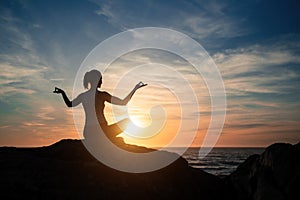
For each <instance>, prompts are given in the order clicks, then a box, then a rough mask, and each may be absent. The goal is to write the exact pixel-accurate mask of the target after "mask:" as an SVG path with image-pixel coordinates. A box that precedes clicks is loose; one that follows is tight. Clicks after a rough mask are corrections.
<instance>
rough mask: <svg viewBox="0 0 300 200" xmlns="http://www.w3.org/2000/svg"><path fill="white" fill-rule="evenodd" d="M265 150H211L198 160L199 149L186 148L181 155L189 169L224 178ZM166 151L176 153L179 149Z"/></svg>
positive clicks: (217, 148) (218, 148)
mask: <svg viewBox="0 0 300 200" xmlns="http://www.w3.org/2000/svg"><path fill="white" fill-rule="evenodd" d="M264 150H265V148H227V147H226V148H223V147H222V148H221V147H216V148H213V149H212V150H211V151H210V153H209V154H208V155H206V156H205V157H204V158H202V159H200V158H199V148H188V149H187V151H186V152H185V153H184V154H183V155H182V157H183V158H185V159H186V160H187V161H188V163H189V165H190V166H191V167H194V168H197V169H202V170H204V171H206V172H208V173H210V174H214V175H217V176H226V175H229V174H231V173H232V172H233V171H234V170H236V168H237V167H238V165H240V164H241V163H243V162H244V161H245V160H246V159H247V158H248V157H249V156H251V155H253V154H261V153H263V151H264ZM168 151H171V152H175V153H178V152H180V147H178V148H171V149H169V150H168Z"/></svg>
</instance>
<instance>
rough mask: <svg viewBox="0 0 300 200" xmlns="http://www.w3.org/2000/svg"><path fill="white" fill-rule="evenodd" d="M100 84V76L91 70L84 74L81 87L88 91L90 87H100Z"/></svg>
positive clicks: (96, 71) (99, 73)
mask: <svg viewBox="0 0 300 200" xmlns="http://www.w3.org/2000/svg"><path fill="white" fill-rule="evenodd" d="M101 84H102V74H101V72H99V71H98V70H95V69H93V70H91V71H89V72H86V73H85V75H84V79H83V86H84V88H86V89H89V85H90V88H92V87H96V88H98V87H101Z"/></svg>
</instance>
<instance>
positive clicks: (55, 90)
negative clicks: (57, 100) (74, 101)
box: [53, 87, 65, 94]
mask: <svg viewBox="0 0 300 200" xmlns="http://www.w3.org/2000/svg"><path fill="white" fill-rule="evenodd" d="M64 92H65V91H63V90H62V89H60V88H58V87H55V89H54V91H53V93H56V94H62V93H64Z"/></svg>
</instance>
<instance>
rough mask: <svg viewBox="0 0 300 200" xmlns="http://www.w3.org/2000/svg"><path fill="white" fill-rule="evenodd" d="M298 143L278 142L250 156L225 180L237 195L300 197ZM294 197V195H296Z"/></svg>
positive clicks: (256, 199)
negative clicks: (260, 152)
mask: <svg viewBox="0 0 300 200" xmlns="http://www.w3.org/2000/svg"><path fill="white" fill-rule="evenodd" d="M299 147H300V143H298V144H296V145H294V146H293V145H291V144H283V143H277V144H273V145H271V146H269V147H268V148H266V150H265V151H264V153H263V154H262V155H253V156H250V157H249V158H248V159H247V160H246V161H245V162H244V163H242V164H241V165H240V166H239V167H238V168H237V170H236V171H234V172H233V173H232V174H231V175H230V176H229V177H227V178H226V181H227V183H228V185H229V187H233V188H234V190H235V195H236V198H237V199H243V200H247V199H249V200H250V199H254V200H265V199H267V200H268V199H270V200H281V199H295V198H296V197H298V198H299V197H300V190H299V188H300V187H299V186H300V184H299V183H300V148H299ZM296 199H297V198H296Z"/></svg>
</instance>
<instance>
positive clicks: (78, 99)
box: [53, 87, 82, 107]
mask: <svg viewBox="0 0 300 200" xmlns="http://www.w3.org/2000/svg"><path fill="white" fill-rule="evenodd" d="M53 93H56V94H61V95H62V97H63V99H64V101H65V104H66V105H67V106H68V107H74V106H77V105H79V104H80V103H81V101H82V100H81V95H79V96H77V97H76V98H75V99H73V101H70V100H69V98H68V97H67V95H66V93H65V91H63V90H62V89H60V88H58V87H55V89H54V91H53Z"/></svg>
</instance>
